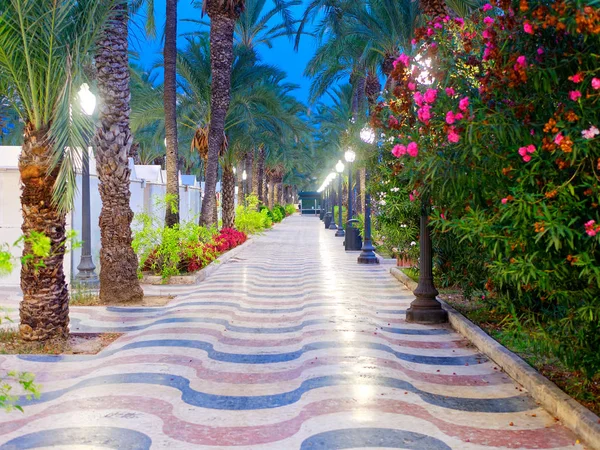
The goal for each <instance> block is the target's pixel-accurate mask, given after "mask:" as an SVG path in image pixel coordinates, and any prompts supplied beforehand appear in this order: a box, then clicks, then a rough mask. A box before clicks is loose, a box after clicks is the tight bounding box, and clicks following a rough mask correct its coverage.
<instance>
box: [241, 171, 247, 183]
mask: <svg viewBox="0 0 600 450" xmlns="http://www.w3.org/2000/svg"><path fill="white" fill-rule="evenodd" d="M247 178H248V174H247V173H246V170H244V171H243V172H242V180H244V181H246V179H247Z"/></svg>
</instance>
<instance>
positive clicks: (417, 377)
mask: <svg viewBox="0 0 600 450" xmlns="http://www.w3.org/2000/svg"><path fill="white" fill-rule="evenodd" d="M341 241H342V240H341V239H340V238H335V237H334V233H333V232H331V231H328V230H325V229H324V227H323V226H322V224H321V222H319V221H318V220H317V219H315V218H312V217H310V218H307V217H298V216H294V217H290V218H288V219H286V220H285V221H284V223H282V224H281V225H279V226H277V227H275V228H274V229H273V230H271V231H269V232H268V233H265V234H264V235H263V236H260V237H257V238H256V239H254V242H253V243H252V244H251V245H249V246H247V247H246V248H245V249H244V250H243V251H241V252H240V253H239V254H238V255H237V256H236V257H235V258H232V259H230V260H229V261H227V262H226V263H224V264H223V265H222V266H221V267H220V268H219V270H218V271H216V272H215V273H214V274H213V275H212V276H211V277H210V278H208V279H207V280H205V281H204V282H202V283H201V284H200V285H197V286H181V287H176V288H173V290H174V291H176V292H177V294H178V295H177V297H176V298H175V299H174V300H173V301H172V302H171V303H170V304H169V305H167V306H165V307H156V308H151V307H144V308H125V307H108V308H89V307H88V308H85V307H79V308H73V310H72V312H71V327H72V330H73V331H77V332H103V331H107V332H122V333H123V335H122V336H121V337H120V338H119V339H117V340H116V341H115V342H113V343H112V344H111V345H110V346H109V347H107V348H106V349H104V350H103V351H102V352H100V353H99V354H97V355H81V356H78V355H68V356H47V355H44V356H41V355H21V356H3V357H1V358H0V366H1V368H2V370H13V369H19V370H26V371H30V372H34V373H35V374H36V377H37V380H38V382H40V383H42V385H43V388H42V392H43V393H42V395H41V397H40V398H39V399H22V404H23V405H24V406H25V413H23V414H21V413H19V412H15V413H11V414H7V415H0V450H5V449H30V448H31V449H33V448H42V447H43V448H60V449H63V448H65V449H67V448H78V449H79V448H85V449H95V448H113V449H136V450H137V449H248V450H255V449H262V450H295V449H299V450H337V449H358V448H367V449H375V448H385V449H392V448H399V449H400V448H401V449H419V450H420V449H425V450H428V449H431V450H438V449H439V450H447V449H457V450H458V449H460V450H462V449H465V450H471V449H573V448H580V449H581V448H583V447H581V446H580V445H579V444H576V437H575V436H573V435H572V434H571V433H570V432H569V431H568V430H567V429H566V428H564V427H563V426H562V425H561V424H560V423H558V422H556V421H555V420H554V419H553V418H552V417H551V416H550V415H549V414H547V413H546V412H545V411H544V410H542V409H540V408H539V407H538V406H537V404H536V403H535V402H534V401H533V400H532V399H531V397H530V396H529V395H528V394H527V393H526V392H524V390H523V389H522V388H521V387H520V386H518V385H516V384H515V383H514V382H513V381H512V380H511V379H509V377H508V376H506V375H505V374H504V373H502V372H501V371H499V370H498V368H497V367H495V365H494V363H493V362H491V361H489V360H488V359H487V358H485V357H484V356H483V355H481V354H479V353H478V352H477V351H476V350H475V349H474V348H472V347H471V346H470V345H468V343H467V342H466V341H465V340H463V339H462V338H461V336H459V335H458V334H456V333H454V332H453V331H452V330H451V329H450V328H448V327H445V326H435V327H433V326H421V325H415V324H409V323H406V322H405V320H404V314H405V311H406V308H407V307H408V306H409V304H410V301H411V300H412V296H411V294H410V293H409V292H407V291H406V290H403V289H402V288H401V287H400V285H399V284H398V282H397V281H396V280H395V279H393V278H392V277H391V276H390V275H389V274H388V273H387V269H386V268H385V267H368V266H359V265H357V264H356V256H357V255H356V254H355V253H350V254H348V253H345V252H344V251H343V248H342V242H341ZM152 289H157V288H152ZM158 289H160V288H158Z"/></svg>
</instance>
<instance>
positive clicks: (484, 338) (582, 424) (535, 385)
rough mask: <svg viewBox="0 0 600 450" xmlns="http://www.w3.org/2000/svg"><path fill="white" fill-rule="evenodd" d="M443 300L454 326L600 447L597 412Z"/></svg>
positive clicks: (397, 273)
mask: <svg viewBox="0 0 600 450" xmlns="http://www.w3.org/2000/svg"><path fill="white" fill-rule="evenodd" d="M390 273H391V274H392V275H393V276H394V277H395V278H396V279H397V280H398V281H400V282H401V283H402V284H404V285H405V286H406V287H407V288H408V289H409V290H410V291H413V290H414V289H415V288H416V287H417V283H415V282H414V281H413V280H412V279H411V278H410V277H409V276H408V275H406V274H405V273H404V272H402V270H400V269H398V268H397V267H392V268H391V269H390ZM440 303H442V305H443V306H444V309H446V311H448V317H449V321H450V325H451V326H452V328H454V329H455V330H456V331H458V332H459V333H460V334H462V335H463V336H464V337H465V338H467V339H468V340H469V341H471V342H472V343H473V345H475V346H476V347H477V348H478V349H479V350H480V351H481V352H482V353H484V354H485V355H487V356H488V357H489V358H490V359H492V360H493V361H494V362H495V363H496V364H498V366H500V368H502V370H504V372H506V373H507V374H508V375H509V376H510V377H511V378H512V379H514V380H515V381H516V382H518V383H519V384H521V385H522V386H523V387H524V388H525V389H527V391H529V393H530V394H531V396H532V397H533V398H534V399H535V400H536V401H537V402H539V404H540V405H541V406H542V407H543V408H544V409H546V410H547V411H548V412H549V413H550V414H552V415H553V416H555V417H556V418H558V419H560V421H561V422H562V423H563V424H564V425H565V426H566V427H567V428H569V429H570V430H571V431H573V432H574V433H575V434H576V435H577V436H579V437H580V438H581V439H582V440H583V441H584V442H585V444H586V445H588V446H589V447H590V448H591V449H594V450H600V418H599V417H598V416H597V415H596V414H594V413H593V412H592V411H590V410H589V409H587V408H586V407H584V406H583V405H581V404H579V403H578V402H577V401H576V400H574V399H573V398H571V397H570V396H569V395H567V394H565V393H564V392H563V391H562V390H561V389H560V388H559V387H558V386H557V385H556V384H554V383H553V382H552V381H550V380H548V379H547V378H546V377H544V376H543V375H541V374H540V373H539V372H538V371H537V370H535V369H534V368H533V367H531V366H530V365H529V364H527V363H526V362H525V361H523V360H522V359H521V358H520V357H519V356H517V355H516V354H514V353H513V352H511V351H510V350H508V349H507V348H506V347H504V346H503V345H501V344H500V343H499V342H497V341H496V340H494V339H493V338H492V337H490V336H489V335H488V334H487V333H486V332H485V331H483V330H482V329H481V328H479V327H478V326H477V325H475V324H474V323H473V322H471V321H470V320H469V319H467V318H466V317H464V316H463V315H462V314H460V313H459V312H458V311H456V310H455V309H454V308H452V307H451V306H450V305H448V304H447V303H445V302H444V301H442V300H440Z"/></svg>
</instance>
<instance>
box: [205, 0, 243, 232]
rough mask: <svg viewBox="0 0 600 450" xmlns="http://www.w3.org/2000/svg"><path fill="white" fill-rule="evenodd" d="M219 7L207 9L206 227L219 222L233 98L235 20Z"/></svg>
mask: <svg viewBox="0 0 600 450" xmlns="http://www.w3.org/2000/svg"><path fill="white" fill-rule="evenodd" d="M211 3H212V2H211ZM217 6H218V5H217ZM217 6H215V7H214V10H213V8H211V7H209V8H208V15H209V16H210V67H211V73H212V89H211V98H210V111H211V115H210V128H209V131H208V162H207V170H206V180H205V194H204V202H203V203H202V212H201V215H200V223H201V224H203V225H213V224H216V222H217V218H216V217H214V202H215V201H216V199H215V190H216V185H217V170H218V164H219V152H220V150H221V147H222V146H223V139H224V134H223V132H224V129H225V116H226V115H227V110H228V109H229V102H230V97H231V66H232V64H233V29H234V26H235V18H234V17H230V16H228V15H227V14H226V13H224V12H223V11H221V10H220V8H218V7H217Z"/></svg>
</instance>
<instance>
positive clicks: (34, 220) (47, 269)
mask: <svg viewBox="0 0 600 450" xmlns="http://www.w3.org/2000/svg"><path fill="white" fill-rule="evenodd" d="M50 155H51V148H50V145H49V143H48V141H47V130H46V129H44V130H40V131H33V130H32V127H31V126H27V127H26V128H25V136H24V143H23V148H22V150H21V156H20V157H19V171H20V173H21V182H22V187H21V190H22V193H21V210H22V212H23V225H22V226H21V230H22V231H23V235H24V236H25V237H28V236H30V235H31V233H32V232H37V233H43V234H44V235H45V236H46V237H48V238H50V242H51V247H50V255H49V256H48V257H47V258H44V259H43V260H42V261H40V262H43V265H41V266H40V267H36V266H35V265H34V264H33V263H32V262H30V263H29V264H23V265H22V267H21V290H22V291H23V300H21V304H20V307H19V313H20V319H21V323H20V325H19V332H20V334H21V337H22V338H23V339H26V340H29V341H37V340H45V339H49V338H54V337H66V336H67V335H68V334H69V328H68V327H69V291H68V289H67V283H66V280H65V274H64V271H63V260H64V255H65V240H66V237H65V226H66V221H65V213H64V212H60V211H59V210H58V208H57V207H56V205H55V203H54V202H53V201H52V189H53V187H54V182H55V181H56V176H57V173H58V169H56V170H54V172H53V173H50V174H48V161H49V159H50ZM31 246H32V244H31V242H27V241H25V245H24V247H23V256H24V257H27V256H28V255H32V254H33V252H32V248H31Z"/></svg>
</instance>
